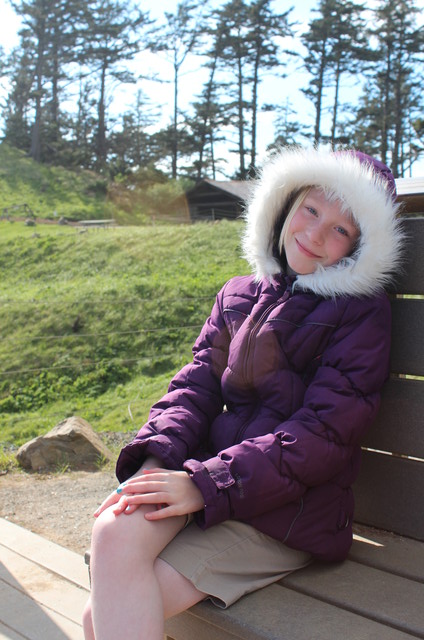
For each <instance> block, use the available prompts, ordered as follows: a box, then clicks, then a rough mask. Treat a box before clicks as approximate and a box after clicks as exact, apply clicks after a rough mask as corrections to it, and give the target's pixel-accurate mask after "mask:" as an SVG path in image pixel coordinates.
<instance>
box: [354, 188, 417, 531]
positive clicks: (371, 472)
mask: <svg viewBox="0 0 424 640" xmlns="http://www.w3.org/2000/svg"><path fill="white" fill-rule="evenodd" d="M399 183H400V184H399ZM423 183H424V180H422V179H421V180H419V181H417V180H415V181H414V180H401V181H398V193H399V200H401V201H402V202H403V205H404V211H403V220H402V224H403V225H404V227H405V229H406V232H407V236H408V241H407V248H406V252H405V263H404V273H403V274H402V276H401V277H400V278H399V280H398V282H397V284H396V287H395V291H394V292H393V293H391V297H392V314H393V319H392V350H391V376H390V380H388V381H387V383H386V385H385V388H384V390H383V394H382V404H381V409H380V412H379V415H378V417H377V420H376V422H375V424H374V425H373V427H372V428H371V430H370V431H369V433H368V434H367V436H366V439H365V440H364V442H363V446H364V451H363V462H362V467H361V472H360V476H359V478H358V481H357V483H356V484H355V487H354V490H355V499H356V516H355V519H356V521H357V522H360V523H363V524H367V525H370V526H374V527H378V528H381V529H386V530H389V531H393V532H395V533H399V534H401V535H406V536H409V537H412V538H416V539H418V540H424V217H420V216H423V215H424V184H423ZM418 187H419V188H418Z"/></svg>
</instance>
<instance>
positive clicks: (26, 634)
mask: <svg viewBox="0 0 424 640" xmlns="http://www.w3.org/2000/svg"><path fill="white" fill-rule="evenodd" d="M0 623H1V624H2V628H5V627H6V629H8V630H9V629H10V630H11V631H12V633H10V634H9V632H8V631H7V632H6V638H15V636H17V637H18V638H20V637H23V638H25V640H83V632H82V627H81V626H80V625H77V624H76V623H75V622H73V621H71V620H69V619H68V618H66V617H65V616H63V615H61V614H58V613H57V612H56V611H54V610H52V609H49V608H47V607H44V606H41V605H40V604H39V603H37V602H35V601H34V600H33V599H32V598H31V597H29V596H28V594H26V593H25V592H23V591H20V590H19V589H14V588H12V587H10V585H9V584H6V583H4V582H3V581H2V580H0ZM13 634H15V635H13Z"/></svg>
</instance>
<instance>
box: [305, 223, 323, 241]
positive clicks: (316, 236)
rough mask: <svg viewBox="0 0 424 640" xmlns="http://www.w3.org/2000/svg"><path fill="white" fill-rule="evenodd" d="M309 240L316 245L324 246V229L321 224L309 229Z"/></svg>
mask: <svg viewBox="0 0 424 640" xmlns="http://www.w3.org/2000/svg"><path fill="white" fill-rule="evenodd" d="M309 239H310V241H311V242H313V243H314V244H322V243H323V242H324V229H323V228H322V226H321V224H320V223H319V222H317V223H316V224H313V225H311V226H310V227H309Z"/></svg>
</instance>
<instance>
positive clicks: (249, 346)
mask: <svg viewBox="0 0 424 640" xmlns="http://www.w3.org/2000/svg"><path fill="white" fill-rule="evenodd" d="M291 293H292V287H291V288H290V289H286V291H285V293H284V295H283V296H282V297H281V298H279V299H278V300H277V301H276V302H273V303H272V304H270V305H269V307H267V308H266V309H265V311H264V312H263V313H262V315H261V317H260V318H259V320H257V322H256V323H255V324H254V326H253V327H252V331H251V332H250V334H249V337H248V339H247V346H246V357H245V364H244V377H245V380H247V379H248V368H249V360H250V354H251V349H252V342H253V339H254V337H256V335H257V334H258V332H259V329H260V328H261V327H262V326H263V325H264V324H265V322H266V320H267V318H268V316H269V314H270V313H271V311H272V310H273V309H275V308H276V307H278V305H279V304H282V303H283V302H286V300H288V299H289V298H290V296H291Z"/></svg>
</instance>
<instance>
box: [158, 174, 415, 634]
mask: <svg viewBox="0 0 424 640" xmlns="http://www.w3.org/2000/svg"><path fill="white" fill-rule="evenodd" d="M398 192H399V199H400V200H401V201H403V203H404V208H405V210H404V216H405V219H404V224H405V228H406V230H407V233H408V236H409V242H408V246H407V252H406V261H405V270H404V273H403V274H402V276H401V278H400V279H399V281H398V283H397V286H396V289H395V290H394V291H393V292H392V293H391V295H392V307H393V344H392V355H391V371H392V375H391V378H390V380H389V381H388V382H387V384H386V386H385V388H384V392H383V402H382V406H381V410H380V413H379V416H378V419H377V421H376V423H375V425H374V426H373V428H372V429H371V431H370V433H369V435H368V436H367V438H366V440H365V441H364V443H363V445H364V453H363V463H362V468H361V473H360V476H359V479H358V482H357V483H356V485H355V496H356V502H357V507H356V522H357V525H356V529H355V531H356V535H355V540H354V544H353V547H352V550H351V552H350V554H349V557H348V559H347V560H346V561H345V562H343V563H340V564H334V565H327V564H320V563H315V564H313V565H311V566H309V567H308V568H306V569H303V570H301V571H298V572H296V573H294V574H292V575H291V576H288V577H287V578H284V579H283V580H281V581H280V582H278V583H276V584H273V585H271V586H270V587H266V588H265V589H262V590H260V591H257V592H256V593H253V594H250V595H248V596H245V597H244V598H242V599H241V600H240V601H239V602H237V603H236V604H235V605H233V606H232V607H230V608H229V609H227V610H225V611H223V610H220V609H217V608H216V607H214V606H213V605H212V604H210V603H208V602H204V603H201V604H198V605H196V606H194V607H192V608H191V609H190V610H189V611H187V612H185V613H183V614H180V615H178V616H175V617H174V618H171V619H170V620H168V621H167V624H166V633H167V634H168V635H167V638H168V640H171V639H174V640H235V639H236V638H239V639H240V638H242V639H243V640H259V639H267V640H270V639H273V640H321V639H322V640H333V639H334V638H343V640H363V639H370V640H371V639H372V640H407V639H408V638H409V639H411V638H424V584H423V583H424V217H419V216H418V215H417V214H420V215H424V180H423V179H419V180H414V179H402V180H398ZM410 214H412V217H408V216H409V215H410ZM405 296H406V297H405Z"/></svg>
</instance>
